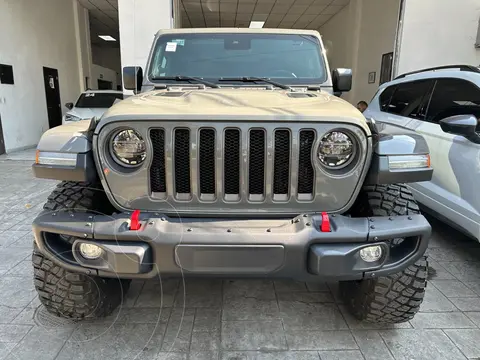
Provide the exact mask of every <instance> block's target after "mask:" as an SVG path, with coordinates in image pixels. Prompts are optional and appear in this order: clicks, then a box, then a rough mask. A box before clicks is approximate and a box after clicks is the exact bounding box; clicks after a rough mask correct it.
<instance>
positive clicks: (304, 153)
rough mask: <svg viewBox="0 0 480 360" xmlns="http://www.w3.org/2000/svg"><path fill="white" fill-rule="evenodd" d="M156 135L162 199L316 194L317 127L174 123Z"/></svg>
mask: <svg viewBox="0 0 480 360" xmlns="http://www.w3.org/2000/svg"><path fill="white" fill-rule="evenodd" d="M150 138H151V143H152V146H153V159H152V163H151V167H150V186H151V191H152V193H153V196H154V197H156V198H162V197H163V198H167V196H172V197H173V200H179V201H189V200H190V199H192V198H196V199H201V200H202V201H206V202H209V201H211V202H215V201H218V200H219V199H221V200H223V201H224V202H232V203H235V202H239V201H250V202H252V203H255V202H256V203H258V202H265V201H269V202H271V201H274V202H280V203H281V202H289V201H291V199H293V198H295V199H296V200H297V201H307V200H312V198H313V197H314V196H315V194H314V189H315V186H314V184H315V181H316V179H315V172H314V168H313V164H312V160H311V159H312V151H313V144H314V141H315V131H314V130H309V129H301V130H297V131H291V130H288V129H285V128H283V129H282V128H279V129H274V128H273V129H272V128H268V129H267V128H262V127H260V128H255V127H252V128H248V127H247V128H245V127H239V128H232V127H230V128H229V127H227V128H221V127H220V128H218V127H215V128H213V127H212V128H200V129H186V128H174V127H168V128H165V129H152V130H151V131H150ZM168 141H171V143H168V144H167V143H166V142H168ZM168 149H170V151H171V154H169V153H168V152H169V150H168ZM169 174H170V175H169ZM192 177H193V178H192ZM196 182H198V184H197V183H196ZM169 187H171V188H169ZM305 194H308V195H309V196H310V197H309V196H306V195H305Z"/></svg>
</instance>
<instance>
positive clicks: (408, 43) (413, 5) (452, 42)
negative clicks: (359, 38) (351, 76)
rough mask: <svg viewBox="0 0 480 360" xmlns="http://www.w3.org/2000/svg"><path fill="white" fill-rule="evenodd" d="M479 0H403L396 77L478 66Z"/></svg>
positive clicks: (479, 53)
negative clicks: (432, 69) (442, 67)
mask: <svg viewBox="0 0 480 360" xmlns="http://www.w3.org/2000/svg"><path fill="white" fill-rule="evenodd" d="M479 17H480V0H461V1H458V0H457V1H454V0H421V1H418V0H416V1H415V0H406V1H405V10H404V17H403V24H402V31H401V34H400V36H401V47H400V52H399V59H398V71H397V74H401V73H405V72H408V71H413V70H418V69H422V68H427V67H432V66H439V65H448V64H469V65H476V66H478V65H479V64H480V49H475V48H474V44H475V39H476V35H477V29H478V21H479Z"/></svg>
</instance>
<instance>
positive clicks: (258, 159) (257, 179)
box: [248, 129, 265, 195]
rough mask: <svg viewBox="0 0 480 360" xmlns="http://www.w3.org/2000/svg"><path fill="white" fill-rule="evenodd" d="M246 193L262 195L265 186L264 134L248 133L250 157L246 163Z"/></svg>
mask: <svg viewBox="0 0 480 360" xmlns="http://www.w3.org/2000/svg"><path fill="white" fill-rule="evenodd" d="M248 173H249V174H250V177H249V181H248V189H249V190H248V193H249V194H251V195H263V191H264V186H265V132H264V131H263V130H258V129H255V130H251V131H250V156H249V161H248Z"/></svg>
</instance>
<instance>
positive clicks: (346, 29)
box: [319, 0, 400, 104]
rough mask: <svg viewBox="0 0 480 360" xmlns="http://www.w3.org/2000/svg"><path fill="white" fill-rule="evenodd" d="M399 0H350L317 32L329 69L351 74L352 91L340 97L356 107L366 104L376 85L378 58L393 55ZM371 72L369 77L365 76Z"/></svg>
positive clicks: (379, 62) (378, 70) (379, 67)
mask: <svg viewBox="0 0 480 360" xmlns="http://www.w3.org/2000/svg"><path fill="white" fill-rule="evenodd" d="M399 9H400V0H361V1H350V3H349V5H347V6H346V7H345V8H344V9H342V11H340V12H339V13H338V14H337V15H335V16H334V17H333V18H332V19H331V20H329V21H328V22H327V23H326V24H325V25H323V26H322V27H321V28H320V29H319V31H320V33H321V34H322V38H323V41H324V43H325V45H326V48H327V56H328V58H329V61H330V67H331V68H332V69H334V68H336V67H347V68H351V69H352V71H353V88H352V91H350V92H349V93H346V94H344V95H342V98H344V99H345V100H347V101H350V102H351V103H353V104H356V103H357V102H358V101H360V100H365V101H367V102H370V100H371V98H372V97H373V95H374V94H375V92H376V91H377V88H378V86H379V78H380V69H381V62H382V55H383V54H386V53H389V52H393V50H394V47H395V38H396V31H397V24H398V18H399ZM371 73H375V75H374V77H375V79H374V80H373V76H371V77H370V82H369V74H371Z"/></svg>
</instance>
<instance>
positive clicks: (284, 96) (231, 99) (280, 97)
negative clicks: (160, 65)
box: [103, 87, 368, 131]
mask: <svg viewBox="0 0 480 360" xmlns="http://www.w3.org/2000/svg"><path fill="white" fill-rule="evenodd" d="M246 117H248V118H249V119H250V120H262V121H263V120H264V121H274V120H279V119H284V120H288V121H296V120H297V121H301V120H308V121H339V122H348V123H355V124H360V125H361V124H363V125H364V126H365V127H366V122H365V118H364V117H363V115H362V114H361V113H360V112H359V111H358V110H357V109H356V108H355V107H354V106H352V105H351V104H350V103H348V102H346V101H344V100H342V99H340V98H338V97H336V96H334V95H331V94H328V93H327V92H323V91H322V92H305V93H302V92H290V91H288V90H265V89H264V88H236V89H225V88H221V89H205V90H197V89H195V90H192V89H188V88H186V87H185V88H178V89H176V90H161V91H151V92H148V93H144V94H141V95H137V96H131V97H129V98H127V99H126V100H124V101H122V102H120V103H118V104H116V105H114V106H112V107H111V108H110V109H109V110H108V111H107V112H106V113H105V115H104V117H103V120H106V121H107V122H109V121H115V120H125V119H130V120H132V119H155V118H158V119H159V120H160V119H184V120H193V119H202V118H203V119H209V120H215V119H237V120H244V119H245V118H246ZM367 131H368V130H367Z"/></svg>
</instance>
